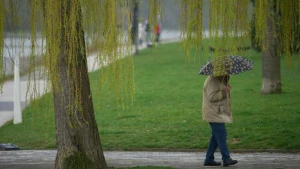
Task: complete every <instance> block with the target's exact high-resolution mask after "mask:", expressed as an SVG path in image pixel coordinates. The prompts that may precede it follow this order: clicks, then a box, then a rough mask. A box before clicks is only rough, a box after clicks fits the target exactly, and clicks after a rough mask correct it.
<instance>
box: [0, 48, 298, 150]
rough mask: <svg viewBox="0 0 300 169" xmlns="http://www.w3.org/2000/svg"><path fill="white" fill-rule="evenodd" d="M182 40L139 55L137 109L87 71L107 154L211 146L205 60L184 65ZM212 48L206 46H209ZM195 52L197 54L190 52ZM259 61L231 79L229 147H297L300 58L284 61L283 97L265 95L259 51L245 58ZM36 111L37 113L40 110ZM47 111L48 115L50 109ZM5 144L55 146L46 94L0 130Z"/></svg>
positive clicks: (29, 146) (33, 146)
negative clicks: (121, 105)
mask: <svg viewBox="0 0 300 169" xmlns="http://www.w3.org/2000/svg"><path fill="white" fill-rule="evenodd" d="M179 45H180V44H178V43H172V44H166V45H159V46H158V47H157V48H155V49H154V50H151V49H146V50H143V51H140V55H138V56H135V57H134V63H135V77H134V78H135V97H134V101H133V105H128V106H127V107H126V109H124V110H122V109H121V110H118V109H117V107H118V106H117V104H116V102H115V98H114V96H113V95H112V94H111V92H109V91H107V90H104V91H103V92H102V93H101V97H100V94H99V91H98V87H97V83H98V72H94V73H91V74H90V79H91V88H92V93H93V101H94V107H95V114H96V120H97V123H98V126H99V134H100V137H101V141H102V145H103V147H104V149H106V150H107V149H125V150H126V149H134V148H170V149H206V148H207V144H208V140H209V137H210V127H209V125H208V124H207V122H204V121H203V120H202V117H201V104H202V85H203V82H204V80H205V78H206V77H205V76H199V75H198V72H199V69H200V67H201V66H202V65H203V64H205V60H207V57H210V56H212V55H213V53H212V52H209V51H199V52H198V53H197V55H202V56H204V55H205V56H207V57H203V59H200V60H199V59H195V60H193V59H192V61H191V62H187V61H186V60H185V57H184V52H183V51H182V50H180V49H181V48H180V47H181V46H179ZM205 45H206V46H205V48H204V49H206V48H207V45H208V44H205ZM191 54H194V52H192V53H191ZM243 55H244V56H246V57H249V58H250V59H252V60H253V61H254V63H255V66H254V70H253V71H249V72H245V73H242V74H239V75H235V76H232V78H231V82H230V83H231V86H232V92H231V97H232V109H233V123H231V124H227V133H228V144H229V147H230V148H231V149H297V150H300V134H299V133H300V125H299V124H300V100H299V96H300V84H299V83H300V60H299V59H297V60H296V59H295V60H293V62H294V63H295V65H296V66H294V67H292V68H290V69H287V68H286V64H285V61H284V59H282V69H281V72H282V76H281V78H282V84H283V87H282V89H283V93H282V94H280V95H268V96H262V95H261V94H260V90H261V85H262V75H261V58H260V56H261V53H257V52H255V51H253V50H249V51H247V52H245V53H243ZM37 108H39V109H37ZM47 109H48V110H47ZM0 142H1V143H3V142H11V143H14V144H16V145H18V146H20V147H22V148H25V149H26V148H28V149H46V148H55V147H56V143H55V125H54V117H53V106H52V100H51V97H50V95H49V94H47V95H45V96H44V97H42V98H41V99H40V100H39V105H38V106H37V107H33V106H29V107H27V108H26V109H25V110H24V111H23V123H22V124H18V125H13V124H12V122H9V123H7V124H6V125H5V126H3V127H1V128H0Z"/></svg>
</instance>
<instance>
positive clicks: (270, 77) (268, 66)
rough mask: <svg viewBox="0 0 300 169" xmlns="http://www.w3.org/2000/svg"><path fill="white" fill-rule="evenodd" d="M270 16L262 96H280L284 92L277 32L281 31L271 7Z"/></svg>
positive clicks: (263, 66)
mask: <svg viewBox="0 0 300 169" xmlns="http://www.w3.org/2000/svg"><path fill="white" fill-rule="evenodd" d="M269 11H270V12H269V15H267V16H266V17H267V28H266V31H267V32H266V37H265V41H264V46H265V47H266V49H264V50H263V54H262V76H263V80H262V90H261V94H263V95H267V94H279V93H281V92H282V87H281V86H282V84H281V74H280V55H279V53H280V52H278V51H277V50H278V49H279V46H278V45H279V43H278V37H276V36H275V35H276V31H278V30H279V25H278V22H277V20H278V14H277V13H276V12H275V11H274V7H273V6H272V7H269Z"/></svg>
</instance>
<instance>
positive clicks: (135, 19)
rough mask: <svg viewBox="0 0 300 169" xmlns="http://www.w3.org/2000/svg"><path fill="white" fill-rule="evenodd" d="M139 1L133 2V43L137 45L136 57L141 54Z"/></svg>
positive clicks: (134, 0)
mask: <svg viewBox="0 0 300 169" xmlns="http://www.w3.org/2000/svg"><path fill="white" fill-rule="evenodd" d="M138 17H139V0H133V21H132V36H133V38H132V42H133V44H134V45H135V52H134V54H135V55H138V54H139V31H138V30H139V21H138Z"/></svg>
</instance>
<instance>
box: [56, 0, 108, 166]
mask: <svg viewBox="0 0 300 169" xmlns="http://www.w3.org/2000/svg"><path fill="white" fill-rule="evenodd" d="M70 6H72V8H75V10H73V11H75V12H76V16H77V18H76V21H75V23H74V22H72V17H71V14H70V13H71V12H70ZM60 10H61V13H60V18H61V20H60V23H58V24H60V25H61V28H60V30H61V31H60V32H61V36H60V38H61V39H60V52H59V54H58V56H57V60H58V63H57V66H56V69H57V71H56V72H58V74H56V75H54V74H52V75H51V76H52V77H53V76H56V77H58V79H59V80H58V82H59V83H58V88H56V87H53V95H54V106H55V124H56V141H57V156H56V160H55V168H56V169H82V168H89V169H105V168H107V164H106V160H105V158H104V154H103V150H102V145H101V141H100V136H99V133H98V127H97V123H96V120H95V115H94V109H93V102H92V95H91V90H90V82H89V77H88V69H87V62H86V60H87V58H86V52H85V40H84V31H83V28H82V16H81V15H82V14H81V8H80V4H79V1H74V0H72V1H70V0H62V2H61V7H60ZM73 16H74V15H73ZM73 21H74V18H73ZM58 24H57V25H52V26H53V27H56V26H58ZM71 24H75V26H74V25H73V27H72V26H71ZM74 27H75V29H73V30H72V31H73V32H72V34H71V29H72V28H74ZM74 31H75V34H74ZM70 37H72V38H70ZM74 46H75V47H76V49H74V48H73V49H72V47H74ZM70 54H72V55H73V56H72V59H74V60H72V61H71V62H70V60H68V58H70V57H69V56H70ZM52 82H53V81H52ZM53 83H54V82H53ZM56 83H57V82H56ZM53 86H55V85H53ZM78 98H79V99H78Z"/></svg>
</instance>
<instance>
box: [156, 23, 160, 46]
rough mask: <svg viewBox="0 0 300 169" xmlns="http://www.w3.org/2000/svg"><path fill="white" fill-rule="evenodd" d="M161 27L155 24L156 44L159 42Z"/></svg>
mask: <svg viewBox="0 0 300 169" xmlns="http://www.w3.org/2000/svg"><path fill="white" fill-rule="evenodd" d="M160 33H161V25H160V24H159V23H157V25H156V27H155V36H156V37H155V41H156V42H157V43H158V42H159V41H160Z"/></svg>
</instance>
